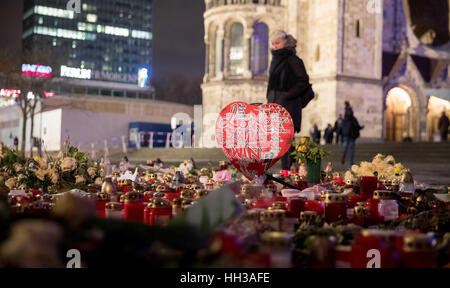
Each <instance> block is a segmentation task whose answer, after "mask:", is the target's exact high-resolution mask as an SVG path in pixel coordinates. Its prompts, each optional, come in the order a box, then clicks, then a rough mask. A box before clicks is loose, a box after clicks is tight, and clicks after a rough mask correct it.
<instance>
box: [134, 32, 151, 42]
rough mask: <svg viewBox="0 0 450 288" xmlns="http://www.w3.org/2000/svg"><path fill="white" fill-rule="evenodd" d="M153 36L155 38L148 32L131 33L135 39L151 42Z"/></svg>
mask: <svg viewBox="0 0 450 288" xmlns="http://www.w3.org/2000/svg"><path fill="white" fill-rule="evenodd" d="M152 36H153V35H152V33H150V32H147V31H139V30H133V31H131V37H133V38H139V39H147V40H151V39H152Z"/></svg>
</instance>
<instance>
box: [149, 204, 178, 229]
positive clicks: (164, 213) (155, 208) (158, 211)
mask: <svg viewBox="0 0 450 288" xmlns="http://www.w3.org/2000/svg"><path fill="white" fill-rule="evenodd" d="M170 219H172V206H171V205H170V202H169V201H168V200H166V199H161V198H159V199H155V200H154V201H153V203H152V209H151V210H150V212H149V215H148V224H149V225H157V226H165V225H167V224H169V221H170Z"/></svg>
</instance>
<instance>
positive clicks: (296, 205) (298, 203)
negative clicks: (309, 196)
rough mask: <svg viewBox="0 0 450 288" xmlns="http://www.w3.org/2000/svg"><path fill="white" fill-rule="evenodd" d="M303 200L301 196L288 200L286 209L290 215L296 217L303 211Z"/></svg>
mask: <svg viewBox="0 0 450 288" xmlns="http://www.w3.org/2000/svg"><path fill="white" fill-rule="evenodd" d="M305 201H306V199H305V198H303V197H292V198H289V200H288V205H287V210H288V213H289V215H290V217H295V218H298V217H300V213H301V212H302V211H305Z"/></svg>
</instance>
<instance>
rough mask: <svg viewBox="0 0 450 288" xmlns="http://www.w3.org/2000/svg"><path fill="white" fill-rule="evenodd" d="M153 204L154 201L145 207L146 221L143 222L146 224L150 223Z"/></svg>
mask: <svg viewBox="0 0 450 288" xmlns="http://www.w3.org/2000/svg"><path fill="white" fill-rule="evenodd" d="M152 205H153V201H152V202H150V203H148V204H147V206H146V207H145V208H144V221H143V222H144V224H146V225H149V220H148V219H149V215H150V212H151V211H152V210H153V207H152Z"/></svg>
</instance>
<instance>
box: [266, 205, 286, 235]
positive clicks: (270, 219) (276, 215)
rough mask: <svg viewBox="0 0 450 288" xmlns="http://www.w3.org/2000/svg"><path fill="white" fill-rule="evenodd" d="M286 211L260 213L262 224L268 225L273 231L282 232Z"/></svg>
mask: <svg viewBox="0 0 450 288" xmlns="http://www.w3.org/2000/svg"><path fill="white" fill-rule="evenodd" d="M285 217H286V211H285V210H265V211H261V212H260V218H261V223H263V224H266V225H268V226H269V227H270V228H271V229H272V230H273V231H280V232H281V231H282V229H283V221H284V218H285Z"/></svg>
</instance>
